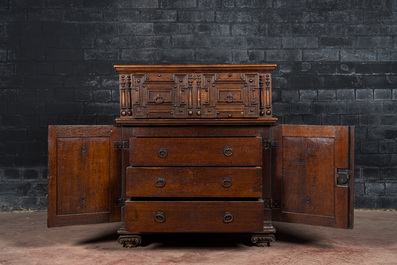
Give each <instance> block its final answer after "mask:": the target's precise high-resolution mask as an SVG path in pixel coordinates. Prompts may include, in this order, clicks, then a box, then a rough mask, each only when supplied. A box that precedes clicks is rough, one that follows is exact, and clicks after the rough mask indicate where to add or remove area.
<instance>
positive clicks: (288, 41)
mask: <svg viewBox="0 0 397 265" xmlns="http://www.w3.org/2000/svg"><path fill="white" fill-rule="evenodd" d="M281 43H282V47H283V48H284V49H289V48H295V49H297V48H306V49H311V48H318V38H316V37H283V38H282V39H281Z"/></svg>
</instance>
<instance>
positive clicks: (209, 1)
mask: <svg viewBox="0 0 397 265" xmlns="http://www.w3.org/2000/svg"><path fill="white" fill-rule="evenodd" d="M198 7H199V9H210V10H214V9H223V8H232V7H234V0H199V1H198Z"/></svg>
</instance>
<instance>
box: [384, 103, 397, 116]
mask: <svg viewBox="0 0 397 265" xmlns="http://www.w3.org/2000/svg"><path fill="white" fill-rule="evenodd" d="M383 111H384V114H396V113H397V104H396V103H395V102H394V101H384V102H383Z"/></svg>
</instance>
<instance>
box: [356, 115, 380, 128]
mask: <svg viewBox="0 0 397 265" xmlns="http://www.w3.org/2000/svg"><path fill="white" fill-rule="evenodd" d="M359 121H360V125H361V126H365V125H378V124H379V116H378V115H359Z"/></svg>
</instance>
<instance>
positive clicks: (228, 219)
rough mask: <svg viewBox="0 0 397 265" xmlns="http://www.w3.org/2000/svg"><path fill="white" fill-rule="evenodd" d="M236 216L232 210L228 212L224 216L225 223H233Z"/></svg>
mask: <svg viewBox="0 0 397 265" xmlns="http://www.w3.org/2000/svg"><path fill="white" fill-rule="evenodd" d="M233 219H234V216H233V213H231V212H226V213H225V215H224V216H223V222H224V223H231V222H233Z"/></svg>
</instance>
